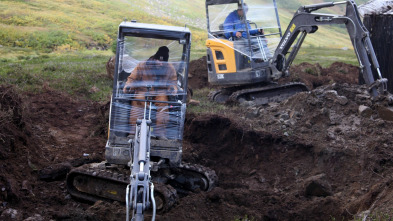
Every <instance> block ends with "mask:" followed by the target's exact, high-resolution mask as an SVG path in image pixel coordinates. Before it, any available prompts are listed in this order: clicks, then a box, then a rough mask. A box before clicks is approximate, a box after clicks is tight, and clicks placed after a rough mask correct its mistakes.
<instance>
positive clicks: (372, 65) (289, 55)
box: [206, 0, 387, 104]
mask: <svg viewBox="0 0 393 221" xmlns="http://www.w3.org/2000/svg"><path fill="white" fill-rule="evenodd" d="M337 5H346V13H345V15H334V14H324V13H315V11H317V10H320V9H324V8H328V7H333V6H337ZM236 10H242V12H243V16H241V17H242V18H241V19H239V20H238V21H237V23H236V24H231V23H229V24H228V21H227V19H226V18H227V16H228V14H230V13H236ZM206 16H207V30H208V35H209V36H208V39H207V41H206V46H207V67H208V79H209V82H210V83H211V84H212V85H217V86H222V88H221V89H220V90H217V91H214V92H211V93H210V95H209V96H210V99H211V100H213V101H216V102H219V103H225V102H228V101H229V102H234V103H242V102H244V101H249V102H253V103H255V104H266V103H269V102H274V101H278V102H279V101H282V100H285V99H287V98H288V97H289V96H292V95H294V94H296V93H298V92H301V91H307V90H308V88H307V87H306V86H305V85H304V84H302V83H296V82H294V83H288V84H278V83H277V80H279V79H280V78H282V77H287V76H289V71H288V70H289V67H290V65H291V64H292V62H293V60H294V59H295V57H296V55H297V53H298V51H299V49H300V47H301V45H302V43H303V41H304V39H305V37H306V36H307V34H312V33H315V32H316V31H317V30H318V27H319V26H322V25H340V24H342V25H345V26H346V29H347V31H348V34H349V37H350V39H351V41H352V45H353V48H354V51H355V54H356V56H357V59H358V61H359V66H360V72H361V76H360V77H359V79H360V81H364V82H365V83H366V84H367V85H368V86H369V92H370V94H371V95H372V96H377V95H378V94H380V93H385V92H386V90H387V79H385V78H383V77H382V74H381V72H380V69H379V64H378V60H377V58H376V56H375V52H374V49H373V46H372V44H371V41H370V37H369V32H368V31H367V29H366V27H365V26H364V25H363V23H362V21H361V19H360V17H359V13H358V10H357V6H356V3H355V2H354V1H352V0H350V1H341V2H325V3H320V4H314V5H306V6H301V7H300V8H299V9H298V10H297V11H296V13H295V14H294V16H293V18H292V20H291V22H290V23H289V26H288V27H287V29H286V31H285V32H284V34H282V32H281V26H280V20H279V16H278V10H277V5H276V0H273V1H271V0H248V2H247V4H246V3H245V2H244V1H243V0H206ZM248 19H249V20H248ZM238 23H240V24H238ZM272 24H273V25H272ZM232 26H233V27H232ZM239 27H240V28H243V30H239ZM253 30H254V31H253ZM255 30H263V31H262V32H256V31H255ZM238 31H240V32H241V33H243V37H242V38H237V36H236V35H235V32H238ZM250 33H254V34H253V35H251V34H250ZM255 33H256V34H255ZM228 37H229V38H228ZM273 52H274V53H273ZM375 79H377V80H375Z"/></svg>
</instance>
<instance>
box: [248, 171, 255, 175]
mask: <svg viewBox="0 0 393 221" xmlns="http://www.w3.org/2000/svg"><path fill="white" fill-rule="evenodd" d="M256 173H257V170H251V172H250V173H248V175H249V176H252V175H254V174H256Z"/></svg>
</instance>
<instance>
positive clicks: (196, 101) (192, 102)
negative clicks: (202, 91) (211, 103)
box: [188, 99, 201, 106]
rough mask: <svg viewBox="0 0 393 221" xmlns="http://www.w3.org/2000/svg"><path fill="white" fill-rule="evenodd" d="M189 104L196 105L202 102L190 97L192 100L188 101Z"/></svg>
mask: <svg viewBox="0 0 393 221" xmlns="http://www.w3.org/2000/svg"><path fill="white" fill-rule="evenodd" d="M188 104H189V105H194V106H199V105H200V104H201V102H200V101H198V100H194V99H190V101H189V102H188Z"/></svg>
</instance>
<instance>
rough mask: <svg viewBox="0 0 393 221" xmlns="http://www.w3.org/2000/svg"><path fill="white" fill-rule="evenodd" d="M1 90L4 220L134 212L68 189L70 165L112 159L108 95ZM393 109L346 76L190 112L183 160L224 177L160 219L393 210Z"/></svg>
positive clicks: (347, 215)
mask: <svg viewBox="0 0 393 221" xmlns="http://www.w3.org/2000/svg"><path fill="white" fill-rule="evenodd" d="M199 62H203V59H202V60H201V61H199ZM194 73H195V72H194ZM201 73H202V72H201ZM351 73H352V72H351ZM204 74H205V73H204ZM353 75H355V74H353ZM194 77H195V75H194V76H192V78H194ZM200 79H201V78H200ZM201 81H202V80H201ZM324 84H325V83H324ZM201 85H202V84H201ZM198 87H199V86H196V88H198ZM0 97H2V99H1V102H0V104H1V105H0V123H1V126H0V138H1V139H0V220H24V219H29V220H40V219H41V220H51V219H53V220H124V217H125V211H124V205H122V204H119V203H107V202H101V201H99V202H97V203H96V204H94V205H89V204H85V203H81V202H77V201H75V200H73V199H72V198H71V197H70V195H69V194H68V193H67V190H66V188H65V180H64V177H65V174H66V173H67V172H68V171H69V169H70V168H72V167H73V166H78V165H81V164H84V163H89V162H96V161H100V160H102V159H103V153H104V147H105V142H106V128H107V119H108V109H109V105H108V103H95V102H87V101H81V100H75V99H73V98H71V97H70V96H69V95H67V94H64V93H60V92H57V91H53V90H50V89H45V90H43V91H42V92H39V93H37V94H33V93H19V92H17V90H15V89H13V87H11V86H0ZM392 108H393V107H392V100H391V97H389V96H382V97H380V98H378V99H372V98H370V97H369V95H368V94H367V92H365V88H364V87H361V86H356V85H349V84H336V85H330V86H323V87H319V88H318V89H316V90H314V91H312V92H307V93H300V94H297V95H295V96H294V97H292V98H290V99H289V100H287V101H285V102H282V103H280V104H275V103H272V104H269V105H267V106H263V107H253V106H251V107H242V108H240V109H239V108H234V109H233V110H231V109H229V110H228V113H217V114H216V115H208V114H201V115H193V114H188V115H187V119H186V123H185V137H184V139H185V141H184V149H183V152H184V155H183V159H184V161H186V162H190V163H198V164H201V165H204V166H207V167H210V168H212V169H214V170H215V171H216V173H217V175H218V176H219V186H218V187H217V188H215V189H214V190H213V191H211V192H208V193H204V192H198V193H193V194H190V195H188V196H186V197H183V198H181V199H180V202H179V203H178V204H177V205H176V206H175V207H174V208H173V209H172V210H170V211H169V212H168V213H166V214H164V215H161V216H159V217H158V220H235V219H243V220H246V217H247V218H248V219H251V220H332V219H340V220H350V219H353V218H354V216H355V215H358V216H360V215H362V216H361V217H364V216H365V215H367V214H368V213H370V214H369V215H368V217H369V218H373V217H375V216H376V215H375V214H382V215H384V216H390V218H391V217H392V216H393V206H392V205H393V187H392V181H393V180H392V174H393V161H392V159H393V141H392V140H391V138H392V137H393V136H392V135H393V123H392V120H393V112H392ZM218 114H219V115H218ZM86 154H88V155H89V156H87V157H86V156H85V157H84V156H83V155H86ZM12 217H14V218H12Z"/></svg>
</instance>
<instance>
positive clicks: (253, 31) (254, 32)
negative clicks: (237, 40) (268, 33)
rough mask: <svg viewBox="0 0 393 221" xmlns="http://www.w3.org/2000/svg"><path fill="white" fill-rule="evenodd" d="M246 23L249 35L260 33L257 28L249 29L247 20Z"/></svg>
mask: <svg viewBox="0 0 393 221" xmlns="http://www.w3.org/2000/svg"><path fill="white" fill-rule="evenodd" d="M247 25H248V30H249V32H250V35H256V34H259V33H260V32H259V30H258V29H251V25H250V23H249V22H247Z"/></svg>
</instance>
